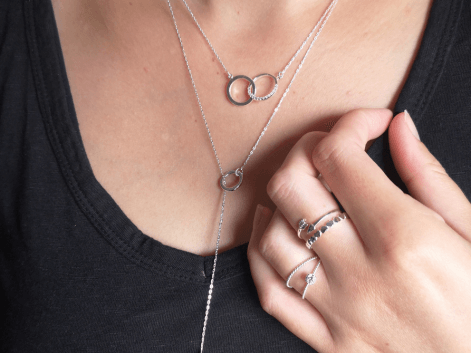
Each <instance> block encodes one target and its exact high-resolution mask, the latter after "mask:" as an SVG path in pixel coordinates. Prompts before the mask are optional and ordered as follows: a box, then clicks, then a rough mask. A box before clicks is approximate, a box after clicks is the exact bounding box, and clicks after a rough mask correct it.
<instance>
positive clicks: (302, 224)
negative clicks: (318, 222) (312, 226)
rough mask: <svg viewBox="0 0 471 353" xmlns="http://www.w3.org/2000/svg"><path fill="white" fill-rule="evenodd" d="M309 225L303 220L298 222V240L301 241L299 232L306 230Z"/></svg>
mask: <svg viewBox="0 0 471 353" xmlns="http://www.w3.org/2000/svg"><path fill="white" fill-rule="evenodd" d="M308 225H309V224H308V223H307V222H306V219H305V218H303V219H302V220H300V221H299V222H298V238H299V239H301V232H302V231H303V230H304V229H306V228H307V226H308Z"/></svg>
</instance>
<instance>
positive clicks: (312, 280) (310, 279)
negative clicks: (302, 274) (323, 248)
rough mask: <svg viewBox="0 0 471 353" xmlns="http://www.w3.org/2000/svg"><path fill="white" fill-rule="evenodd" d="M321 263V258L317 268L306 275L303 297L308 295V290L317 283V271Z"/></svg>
mask: <svg viewBox="0 0 471 353" xmlns="http://www.w3.org/2000/svg"><path fill="white" fill-rule="evenodd" d="M320 265H321V260H319V262H318V263H317V265H316V268H315V269H314V271H312V273H310V274H308V275H307V276H306V278H305V281H306V287H304V291H303V299H304V297H305V296H306V292H307V289H308V288H309V286H312V285H313V284H314V283H316V280H317V277H316V272H317V270H318V269H319V266H320Z"/></svg>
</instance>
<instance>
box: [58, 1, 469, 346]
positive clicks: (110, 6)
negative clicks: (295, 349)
mask: <svg viewBox="0 0 471 353" xmlns="http://www.w3.org/2000/svg"><path fill="white" fill-rule="evenodd" d="M327 5H328V2H326V1H313V2H310V1H306V2H300V1H288V0H287V1H276V2H273V1H272V2H269V1H260V2H254V1H245V0H244V1H237V2H231V1H215V2H213V1H204V2H203V1H201V2H198V1H195V2H191V3H190V6H192V9H193V12H194V13H195V16H196V17H197V18H198V20H199V22H200V24H201V25H202V26H203V28H204V29H205V32H206V34H207V35H208V37H209V38H210V39H211V42H212V43H213V45H214V46H215V47H216V48H217V51H218V52H219V53H220V55H221V56H222V57H223V60H224V63H225V64H226V66H227V67H228V68H230V71H231V72H232V73H234V74H239V73H243V74H246V75H248V76H252V77H253V76H255V75H257V74H260V73H262V72H270V73H276V72H278V71H279V70H280V69H281V68H282V67H283V66H284V65H285V63H287V62H288V61H289V59H290V58H291V56H292V54H293V53H294V52H295V51H296V49H297V47H298V46H299V44H300V43H301V42H302V41H303V40H304V38H305V36H306V34H307V33H309V31H310V30H311V29H312V27H313V23H314V22H315V21H314V20H313V19H316V20H317V18H319V17H320V15H321V13H322V12H323V11H324V9H325V8H326V6H327ZM430 5H431V1H430V0H418V1H411V0H399V1H396V2H394V3H391V2H387V1H371V0H358V1H355V2H347V1H345V2H342V1H341V2H340V3H339V5H338V8H337V9H336V10H335V12H334V14H333V15H332V17H331V19H330V20H329V22H328V24H327V25H326V27H325V30H324V32H323V33H322V35H321V36H320V38H319V40H318V42H317V43H316V45H315V47H314V49H313V52H312V53H311V54H310V57H309V58H308V60H307V62H306V64H305V66H304V67H303V69H302V74H300V76H299V77H298V78H297V80H296V82H295V84H294V86H293V88H292V89H291V91H290V93H289V95H288V97H287V100H286V102H285V103H284V104H283V106H282V108H281V110H280V112H279V114H278V115H277V117H276V120H275V121H274V122H273V124H272V125H271V126H270V129H269V130H268V133H267V134H266V136H265V137H264V139H263V140H262V143H261V145H260V147H259V148H258V149H257V152H256V153H255V155H254V156H253V157H252V159H251V160H250V163H249V165H248V166H247V168H246V170H245V174H244V184H243V186H242V187H241V188H240V190H238V191H237V192H235V193H233V194H230V195H229V199H228V204H227V211H226V214H225V223H224V232H223V237H222V239H221V241H222V242H221V251H224V250H226V249H230V248H232V247H234V246H237V245H239V244H242V243H245V242H247V241H249V238H250V234H251V226H252V225H251V220H252V218H253V214H254V211H255V208H256V205H257V204H264V205H266V206H268V208H258V212H257V214H256V216H255V220H254V229H253V234H252V240H251V242H250V250H249V259H250V263H251V269H252V274H253V278H254V281H255V283H256V285H257V290H258V292H259V296H260V300H261V303H262V306H263V307H264V308H265V310H266V311H267V312H269V313H270V314H272V315H273V316H275V317H276V318H277V319H278V320H280V322H281V323H282V324H284V325H285V326H286V327H287V328H288V329H290V330H291V331H292V332H293V333H294V334H296V335H297V336H298V337H300V338H301V339H303V340H304V341H306V342H307V343H308V344H310V345H311V346H312V347H314V348H316V349H318V350H319V351H321V352H352V351H358V352H377V351H381V352H384V351H391V352H397V351H400V352H407V351H410V352H418V351H420V352H425V351H433V352H440V351H459V352H463V351H465V350H466V348H467V347H469V342H466V341H465V340H464V339H463V337H466V336H467V332H469V329H470V327H469V322H471V320H469V317H471V316H470V313H471V309H470V306H469V303H467V302H466V301H464V300H463V298H466V296H467V295H468V293H469V291H470V289H471V288H468V287H469V285H468V282H469V281H468V277H467V273H466V272H467V271H466V269H468V268H469V266H470V265H471V263H470V262H471V260H470V258H471V256H470V247H469V236H470V234H471V232H470V224H469V222H464V221H463V219H464V220H467V219H470V217H469V216H470V215H471V211H470V206H469V202H468V201H467V200H466V198H465V197H464V196H463V195H462V193H460V191H459V189H458V188H457V187H456V185H454V183H453V182H452V181H451V180H450V179H449V178H448V177H447V176H446V173H444V171H443V170H442V169H441V168H440V166H439V165H438V164H437V162H436V161H434V159H433V157H432V156H430V155H429V154H427V153H428V152H427V150H426V148H425V147H424V146H423V145H422V144H421V143H420V142H418V140H417V139H416V138H415V137H414V135H413V133H411V130H409V128H408V127H407V126H408V125H407V122H406V120H404V118H403V115H399V116H398V117H396V118H395V119H394V120H393V121H392V123H391V113H390V112H389V111H386V110H380V111H377V110H354V109H357V108H360V107H362V108H378V107H379V108H392V107H393V106H394V102H395V100H396V98H397V96H398V93H399V92H400V89H401V87H402V85H403V83H404V81H405V79H406V78H407V74H408V71H409V69H410V66H411V63H412V62H413V60H414V57H415V55H416V53H417V49H418V47H419V44H420V39H421V36H422V33H423V30H424V27H425V24H426V20H427V14H428V11H429V8H430ZM53 6H54V12H55V15H56V20H57V24H58V29H59V35H60V39H61V44H62V48H63V53H64V58H65V63H66V69H67V73H68V78H69V83H70V87H71V91H72V95H73V99H74V103H75V108H76V112H77V119H78V121H79V124H80V133H81V135H82V138H83V143H84V146H85V150H86V153H87V156H88V158H89V160H90V163H91V165H92V168H93V171H94V174H95V176H96V178H97V179H98V181H99V182H100V183H101V184H102V185H103V187H104V188H105V189H106V190H107V191H108V193H109V194H110V195H111V196H112V197H113V199H114V200H115V201H116V202H117V204H118V205H119V207H121V209H122V210H123V211H124V213H125V214H126V215H127V216H128V217H129V218H130V219H131V221H132V222H134V223H135V224H136V225H137V227H138V228H140V229H141V230H142V231H143V232H144V233H145V234H147V235H149V236H150V237H152V238H154V239H156V240H158V241H160V242H162V243H164V244H166V245H169V246H172V247H175V248H178V249H181V250H185V251H189V252H192V253H195V254H199V255H210V254H213V252H214V247H215V237H216V229H217V222H218V214H219V207H220V206H219V204H218V202H217V200H220V197H221V191H220V189H219V187H218V184H217V183H218V178H219V171H218V168H217V164H216V163H215V159H214V155H213V151H212V149H211V146H210V144H209V141H208V137H207V133H206V130H205V128H204V125H203V123H202V119H201V115H200V112H199V108H198V106H197V103H196V100H195V95H194V92H193V88H192V87H191V83H190V81H189V78H188V73H187V70H186V67H185V64H184V61H183V58H182V56H181V50H180V48H179V43H178V40H177V38H176V35H175V30H174V28H173V24H172V22H171V18H170V14H169V10H168V7H167V5H166V3H165V2H164V1H160V2H156V1H150V0H142V1H132V0H131V1H129V0H127V1H116V0H113V1H111V0H83V1H73V0H54V1H53ZM174 8H175V14H176V16H177V21H178V24H179V28H180V32H181V34H182V37H183V40H184V43H185V49H186V50H187V53H188V55H189V60H190V65H191V67H192V71H193V74H194V77H195V81H196V85H197V88H198V92H199V94H200V97H201V100H202V105H203V107H204V110H205V113H206V116H207V119H208V123H209V125H210V128H211V132H212V135H213V137H214V142H215V144H216V147H217V150H218V154H219V158H220V160H221V162H222V164H223V168H224V170H231V169H234V168H236V167H238V166H240V164H241V163H242V162H243V160H244V159H245V156H246V154H247V153H248V151H249V150H250V148H251V146H252V145H253V143H254V141H255V140H256V138H257V137H258V135H259V132H260V130H261V129H262V128H263V126H264V125H265V123H266V119H267V118H268V117H269V116H270V114H271V112H272V111H273V108H274V107H275V105H276V104H277V102H278V100H277V99H278V98H276V97H274V98H271V99H270V100H269V101H267V102H264V103H259V104H256V103H253V104H250V105H249V106H246V107H244V108H240V107H235V106H232V105H230V104H229V103H228V102H227V100H226V99H225V96H224V88H225V85H226V84H227V79H226V77H225V75H224V72H223V70H222V68H221V67H220V65H219V63H217V62H216V61H215V59H214V57H213V54H212V53H211V51H210V50H209V48H208V46H207V44H206V43H205V42H204V40H203V39H202V37H201V34H200V33H199V32H198V31H197V30H195V27H194V24H193V23H192V21H191V18H189V16H188V14H187V13H186V10H185V9H184V8H183V6H182V4H181V3H180V2H174ZM371 19H375V20H374V21H372V20H371ZM261 63H263V65H261ZM296 65H297V62H295V63H294V64H293V66H292V68H291V71H289V72H291V73H287V76H288V77H291V75H292V73H293V72H294V70H295V66H296ZM288 81H289V79H287V80H284V81H281V82H280V87H279V92H283V90H284V89H285V87H286V85H287V84H288ZM280 95H281V93H279V94H278V97H279V96H280ZM348 112H351V113H348ZM347 113H348V114H347ZM342 116H343V118H342V119H341V120H339V121H338V119H339V118H340V117H342ZM337 121H338V122H337ZM335 122H337V124H336V125H335V127H334V129H333V130H332V132H331V133H329V134H328V135H326V134H327V132H328V131H329V130H330V128H331V127H332V125H333V123H335ZM389 124H391V128H390V134H391V136H390V137H391V151H392V153H393V157H394V160H395V162H396V167H397V169H398V171H399V172H400V174H401V176H402V177H403V179H404V181H405V182H406V184H407V186H408V187H409V191H410V192H411V195H412V197H410V196H406V195H404V194H402V193H401V192H399V191H398V190H397V189H396V188H395V186H394V185H392V184H391V183H390V182H389V181H388V180H387V179H385V177H384V175H382V174H381V173H380V172H379V171H378V169H377V168H376V167H375V166H374V163H373V162H371V161H370V160H369V159H368V158H367V157H366V155H365V153H364V148H365V144H366V142H367V141H368V140H371V139H374V138H376V137H377V136H379V135H380V134H381V133H382V132H383V131H384V130H385V129H386V127H387V126H388V125H389ZM313 131H314V132H313ZM309 132H310V133H309ZM307 133H309V134H307ZM306 134H307V135H306ZM303 136H304V137H303ZM301 137H302V138H301ZM298 140H299V142H298V143H297V144H296V142H297V141H298ZM293 146H294V147H293ZM292 147H293V149H292ZM290 150H291V152H289V151H290ZM288 153H289V155H288ZM346 153H348V154H346ZM287 156H288V157H287ZM346 157H348V158H346ZM350 158H351V159H350ZM283 161H285V162H284V163H283ZM359 165H361V166H362V168H361V169H360V168H358V166H359ZM363 166H368V168H366V170H367V171H368V173H367V174H365V173H366V171H365V170H364V168H363ZM280 167H281V169H280ZM277 170H278V172H277ZM293 171H296V172H295V173H294V172H293ZM319 172H321V173H322V175H323V176H324V178H325V180H326V182H327V183H328V184H329V186H330V187H331V188H332V190H333V192H334V193H335V195H336V196H337V197H338V199H339V200H340V202H342V204H343V205H344V207H345V208H346V210H347V211H348V212H349V214H350V216H351V220H348V221H345V222H343V223H342V224H339V225H338V227H337V228H336V229H332V230H330V231H329V234H328V236H327V234H326V236H325V237H323V238H321V239H320V240H319V242H317V243H315V247H314V250H315V251H316V252H317V254H318V255H319V257H320V258H321V259H322V265H321V267H320V270H319V272H318V276H317V277H318V279H317V282H316V285H315V286H312V288H310V289H309V291H308V293H307V300H306V301H303V300H301V298H300V295H299V292H302V290H303V280H302V275H301V274H300V276H295V277H294V278H293V281H292V284H293V285H294V288H295V290H291V291H289V290H287V289H286V287H285V286H284V282H283V281H284V280H285V279H286V277H287V276H288V275H289V273H290V272H291V271H292V269H293V268H294V267H295V266H296V265H297V264H298V263H300V262H302V261H303V260H304V259H305V258H307V257H310V256H312V254H313V253H312V251H308V250H307V249H306V247H305V246H304V245H303V243H302V242H301V241H299V240H298V239H297V238H296V235H295V229H296V222H297V221H298V218H299V217H300V215H306V217H310V218H311V217H312V218H313V219H314V218H316V216H318V215H321V214H323V212H324V211H326V210H328V209H331V208H332V207H336V205H335V202H334V199H333V198H332V195H331V194H330V193H329V192H327V190H326V189H325V188H324V187H323V185H322V183H321V182H320V181H319V180H318V179H317V178H316V176H317V175H318V173H319ZM275 173H276V174H275ZM287 175H288V176H287ZM270 180H271V181H270ZM269 181H270V182H269ZM267 184H268V189H267ZM300 190H303V191H306V190H308V192H307V193H306V194H303V193H301V192H300ZM429 190H434V192H433V193H431V192H429ZM267 191H268V193H267ZM306 195H310V196H315V197H316V199H318V201H317V202H316V204H309V202H308V201H309V200H304V201H305V202H300V200H301V201H303V199H300V198H302V197H306ZM378 195H381V196H378ZM384 195H387V197H384ZM163 200H164V201H163ZM310 200H312V199H310ZM299 205H303V207H302V209H300V208H299ZM275 208H276V211H275V213H274V216H273V218H271V211H270V209H272V210H275ZM324 213H325V212H324ZM182 218H183V219H184V221H183V222H182ZM270 218H271V221H270ZM268 223H269V224H268ZM188 225H191V227H190V228H191V231H188V228H189V226H188ZM293 235H294V236H293ZM336 236H337V237H340V236H341V237H342V241H335V238H336ZM443 239H446V241H444V240H443ZM288 249H289V251H288V252H287V250H288ZM339 259H342V261H339ZM314 265H315V264H314V263H311V264H309V266H314ZM309 266H308V265H306V266H305V268H303V274H304V273H307V272H304V271H309V270H310V269H312V267H311V268H309ZM345 303H348V305H345ZM457 308H458V309H459V310H458V309H457ZM385 313H387V315H385ZM312 332H316V334H315V335H313V334H312ZM398 337H400V338H401V339H398ZM460 345H461V346H460Z"/></svg>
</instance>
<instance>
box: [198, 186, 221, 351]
mask: <svg viewBox="0 0 471 353" xmlns="http://www.w3.org/2000/svg"><path fill="white" fill-rule="evenodd" d="M226 193H227V192H226V190H224V191H223V194H222V206H221V216H220V218H219V227H218V239H217V241H216V251H215V252H214V262H213V271H212V272H211V284H210V285H209V291H208V299H207V301H206V311H205V313H204V322H203V332H202V333H201V348H200V352H201V353H203V348H204V337H205V335H206V327H207V324H208V318H209V309H210V307H211V299H212V297H213V289H214V274H215V273H216V263H217V261H218V253H219V240H220V239H221V229H222V221H223V217H224V206H225V204H226Z"/></svg>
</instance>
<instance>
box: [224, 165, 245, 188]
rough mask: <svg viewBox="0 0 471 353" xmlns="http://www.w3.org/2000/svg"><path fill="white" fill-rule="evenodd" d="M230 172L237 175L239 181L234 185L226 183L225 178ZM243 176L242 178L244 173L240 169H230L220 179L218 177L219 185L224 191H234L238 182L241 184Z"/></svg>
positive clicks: (237, 186) (238, 184)
mask: <svg viewBox="0 0 471 353" xmlns="http://www.w3.org/2000/svg"><path fill="white" fill-rule="evenodd" d="M231 174H235V175H236V176H238V177H239V181H238V182H237V184H235V185H234V186H231V187H229V186H227V185H226V178H227V177H228V176H229V175H231ZM243 178H244V174H243V173H242V172H241V171H240V169H236V170H231V171H229V172H227V173H226V174H224V175H223V176H222V177H221V179H219V185H220V186H221V188H222V189H224V190H226V191H235V190H237V189H238V188H239V186H240V184H242V179H243Z"/></svg>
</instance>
